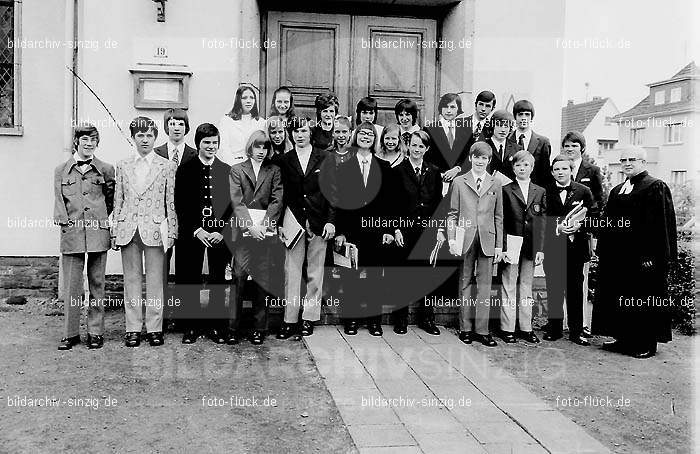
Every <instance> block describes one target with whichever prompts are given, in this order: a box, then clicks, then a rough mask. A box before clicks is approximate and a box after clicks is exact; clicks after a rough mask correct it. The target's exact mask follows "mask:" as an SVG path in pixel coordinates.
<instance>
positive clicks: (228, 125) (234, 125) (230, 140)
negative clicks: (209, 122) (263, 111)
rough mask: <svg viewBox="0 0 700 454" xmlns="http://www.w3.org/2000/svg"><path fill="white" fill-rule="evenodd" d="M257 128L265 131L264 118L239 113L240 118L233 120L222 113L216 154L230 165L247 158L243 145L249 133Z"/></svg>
mask: <svg viewBox="0 0 700 454" xmlns="http://www.w3.org/2000/svg"><path fill="white" fill-rule="evenodd" d="M257 130H261V131H265V119H264V118H263V117H259V118H258V119H257V120H255V119H254V118H253V117H251V116H250V114H248V115H241V119H240V120H234V119H232V118H231V117H229V116H228V115H224V116H223V117H222V118H221V120H220V121H219V134H220V138H219V151H218V152H217V153H216V156H217V157H218V158H219V159H220V160H222V161H223V162H225V163H226V164H228V165H230V166H232V165H234V164H238V163H239V162H243V161H245V160H246V159H248V156H247V155H246V152H245V146H246V143H247V142H248V139H249V138H250V135H251V134H252V133H253V132H254V131H257Z"/></svg>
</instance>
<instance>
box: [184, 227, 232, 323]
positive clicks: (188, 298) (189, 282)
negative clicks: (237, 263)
mask: <svg viewBox="0 0 700 454" xmlns="http://www.w3.org/2000/svg"><path fill="white" fill-rule="evenodd" d="M204 254H207V263H208V265H209V278H208V280H207V288H208V289H209V304H208V305H207V308H206V309H202V305H201V302H200V298H199V292H200V290H201V289H202V284H203V283H204V282H203V279H202V265H203V263H204ZM230 260H231V252H230V251H229V249H228V246H227V245H226V242H225V241H221V242H220V243H219V244H217V245H216V246H213V247H210V248H207V247H205V246H204V245H203V244H202V242H201V241H199V240H198V239H196V238H184V239H178V240H177V253H176V254H175V294H176V295H177V297H178V298H179V299H180V308H179V311H178V312H179V315H180V317H181V320H182V324H183V326H184V328H185V329H194V330H198V329H199V330H206V329H214V328H215V329H223V328H224V327H225V326H226V320H227V318H228V314H227V312H226V286H227V282H226V265H227V264H228V263H229V262H230Z"/></svg>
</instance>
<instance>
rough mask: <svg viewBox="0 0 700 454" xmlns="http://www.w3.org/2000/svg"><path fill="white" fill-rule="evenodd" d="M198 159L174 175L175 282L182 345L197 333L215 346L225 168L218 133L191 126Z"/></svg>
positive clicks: (222, 319)
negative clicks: (203, 296) (204, 291)
mask: <svg viewBox="0 0 700 454" xmlns="http://www.w3.org/2000/svg"><path fill="white" fill-rule="evenodd" d="M194 141H195V144H196V145H197V149H198V150H199V152H198V156H197V157H196V158H195V159H191V160H189V161H188V162H186V163H184V164H182V165H181V166H180V168H179V169H178V170H177V174H176V175H175V212H176V213H177V223H178V228H179V232H178V237H177V242H176V245H177V251H178V252H177V254H176V255H175V282H176V283H177V285H176V290H177V294H178V297H179V298H180V311H178V312H179V315H181V316H182V319H181V320H180V322H181V325H183V328H184V335H183V336H182V343H183V344H192V343H194V342H196V341H197V337H198V335H199V334H200V333H206V335H207V336H208V337H209V338H210V339H211V340H212V341H214V342H215V343H217V344H223V343H224V342H225V341H226V334H225V331H226V330H225V328H226V320H227V318H228V317H227V314H226V278H225V270H226V265H227V264H228V263H230V261H231V252H230V250H229V247H228V246H229V241H230V237H231V225H230V221H231V214H232V208H231V195H230V191H229V177H228V176H229V172H230V171H231V167H229V165H228V164H226V163H225V162H223V161H221V160H219V159H218V158H217V157H216V154H217V152H218V150H219V130H218V129H217V128H216V126H214V125H213V124H211V123H203V124H201V125H199V126H198V127H197V131H196V132H195V136H194ZM205 255H206V257H207V264H208V270H209V279H208V280H207V284H208V285H207V288H208V289H209V304H208V305H207V309H206V311H203V310H202V306H201V302H200V298H199V291H200V290H201V287H202V284H203V281H202V264H203V262H204V256H205Z"/></svg>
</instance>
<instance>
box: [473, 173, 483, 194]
mask: <svg viewBox="0 0 700 454" xmlns="http://www.w3.org/2000/svg"><path fill="white" fill-rule="evenodd" d="M471 172H472V176H473V177H474V184H476V181H477V180H481V183H480V186H479V191H481V188H482V187H483V186H484V180H485V179H486V172H484V173H482V174H481V175H477V174H476V173H475V172H474V169H472V170H471Z"/></svg>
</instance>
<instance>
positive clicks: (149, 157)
mask: <svg viewBox="0 0 700 454" xmlns="http://www.w3.org/2000/svg"><path fill="white" fill-rule="evenodd" d="M154 155H155V153H154V152H153V150H151V152H150V153H148V154H147V155H146V156H145V158H146V164H148V167H150V166H151V165H152V164H153V159H154ZM139 159H141V155H140V154H139V153H138V152H136V156H135V157H134V162H139Z"/></svg>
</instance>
